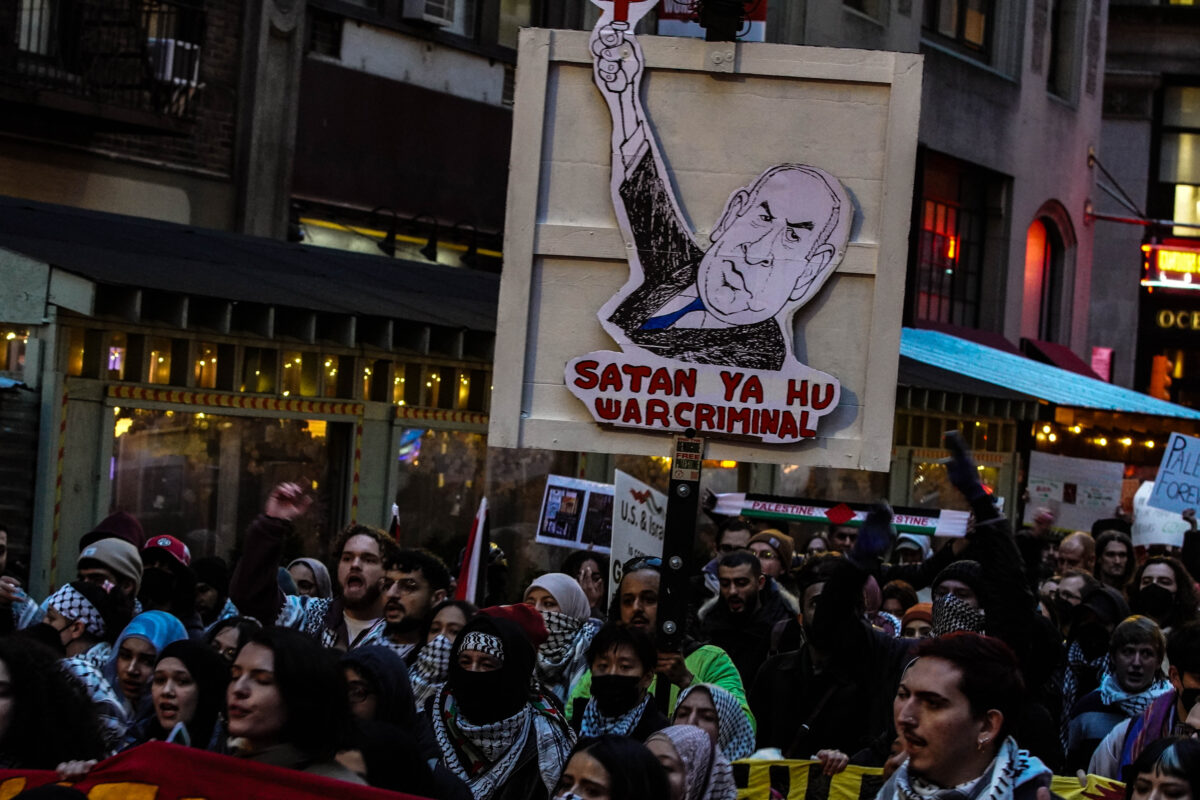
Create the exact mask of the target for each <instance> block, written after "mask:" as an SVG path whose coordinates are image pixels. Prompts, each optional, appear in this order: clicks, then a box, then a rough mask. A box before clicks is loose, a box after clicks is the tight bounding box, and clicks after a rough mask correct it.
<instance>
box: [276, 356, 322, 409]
mask: <svg viewBox="0 0 1200 800" xmlns="http://www.w3.org/2000/svg"><path fill="white" fill-rule="evenodd" d="M322 364H324V360H323V359H320V358H318V356H317V354H316V353H302V352H300V351H299V350H284V351H283V365H282V367H281V369H280V370H279V375H280V377H279V381H280V386H279V389H280V394H282V395H283V396H284V397H316V396H317V393H318V392H317V389H318V387H319V386H320V382H321V365H322Z"/></svg>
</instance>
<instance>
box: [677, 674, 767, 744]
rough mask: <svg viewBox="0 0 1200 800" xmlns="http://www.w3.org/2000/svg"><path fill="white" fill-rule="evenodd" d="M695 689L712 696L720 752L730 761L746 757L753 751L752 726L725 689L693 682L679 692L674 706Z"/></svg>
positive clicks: (737, 703)
mask: <svg viewBox="0 0 1200 800" xmlns="http://www.w3.org/2000/svg"><path fill="white" fill-rule="evenodd" d="M697 689H704V690H706V691H707V692H708V696H709V697H711V698H712V703H713V708H715V709H716V710H717V744H718V745H720V746H721V752H722V753H724V754H725V757H726V758H728V759H729V760H730V761H737V760H738V759H739V758H746V757H747V756H749V755H750V754H751V753H753V752H754V728H752V727H751V726H750V719H749V717H747V716H746V712H745V711H744V710H743V709H742V705H741V703H739V702H738V701H737V698H735V697H734V696H733V695H732V694H730V693H729V692H728V691H727V690H726V689H723V688H721V687H720V686H717V685H716V684H712V683H693V684H692V685H691V686H689V687H688V688H686V689H684V690H683V691H682V692H680V693H679V701H678V702H677V703H676V704H675V707H676V708H679V706H680V705H681V704H682V703H683V701H684V699H685V698H686V697H687V696H688V695H690V694H691V693H692V692H694V691H696V690H697Z"/></svg>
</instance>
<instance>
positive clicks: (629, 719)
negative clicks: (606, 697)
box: [579, 694, 651, 736]
mask: <svg viewBox="0 0 1200 800" xmlns="http://www.w3.org/2000/svg"><path fill="white" fill-rule="evenodd" d="M650 700H651V697H650V695H649V694H647V695H646V696H645V697H643V698H642V702H640V703H638V704H637V705H636V706H634V707H633V708H631V709H629V710H628V711H626V712H625V713H624V714H620V715H619V716H616V717H606V716H605V715H604V714H601V713H600V706H599V704H598V703H597V702H596V698H594V697H593V698H592V699H591V700H588V704H587V707H585V708H584V709H583V721H582V722H581V723H580V725H579V734H580V735H581V736H603V735H605V734H612V735H613V736H628V735H629V732H630V731H632V730H633V729H634V728H636V727H637V724H638V722H639V721H641V719H642V714H644V713H645V711H646V706H648V705H650Z"/></svg>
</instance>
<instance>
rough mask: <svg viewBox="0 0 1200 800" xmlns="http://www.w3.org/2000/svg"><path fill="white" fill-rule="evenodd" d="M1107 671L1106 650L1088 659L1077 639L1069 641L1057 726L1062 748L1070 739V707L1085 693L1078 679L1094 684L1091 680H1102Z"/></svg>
mask: <svg viewBox="0 0 1200 800" xmlns="http://www.w3.org/2000/svg"><path fill="white" fill-rule="evenodd" d="M1108 673H1109V668H1108V653H1107V652H1106V653H1101V654H1100V655H1098V656H1096V657H1095V658H1093V659H1091V660H1090V661H1089V660H1088V657H1087V656H1086V655H1085V654H1084V652H1083V645H1081V644H1080V643H1079V640H1075V641H1073V642H1071V645H1070V646H1069V647H1068V648H1067V668H1066V670H1065V671H1064V672H1063V691H1062V702H1063V704H1062V718H1061V719H1060V720H1059V727H1058V737H1059V741H1060V742H1062V746H1063V749H1064V750H1065V749H1066V748H1067V745H1068V744H1069V743H1070V741H1071V737H1070V730H1071V709H1072V708H1074V706H1075V702H1076V701H1077V700H1078V699H1079V698H1080V697H1082V696H1083V695H1084V694H1085V692H1081V691H1080V679H1081V678H1082V679H1083V680H1084V681H1086V683H1090V684H1092V685H1095V684H1094V683H1092V682H1093V681H1100V680H1102V679H1103V676H1105V675H1107V674H1108ZM1085 685H1086V684H1085Z"/></svg>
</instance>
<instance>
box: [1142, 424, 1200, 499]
mask: <svg viewBox="0 0 1200 800" xmlns="http://www.w3.org/2000/svg"><path fill="white" fill-rule="evenodd" d="M1148 502H1149V503H1150V505H1152V506H1154V507H1155V508H1161V509H1163V510H1164V511H1173V512H1175V513H1176V514H1179V513H1181V512H1182V511H1183V510H1184V509H1187V508H1200V439H1197V438H1196V437H1195V436H1184V435H1183V434H1182V433H1172V434H1171V438H1170V439H1169V440H1168V441H1167V449H1166V452H1164V453H1163V457H1162V463H1161V464H1160V465H1159V467H1158V475H1157V476H1156V477H1155V479H1154V491H1153V492H1152V493H1151V494H1150V499H1149V501H1148Z"/></svg>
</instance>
